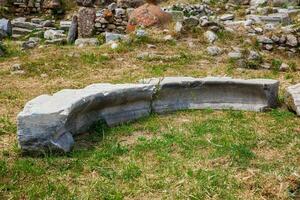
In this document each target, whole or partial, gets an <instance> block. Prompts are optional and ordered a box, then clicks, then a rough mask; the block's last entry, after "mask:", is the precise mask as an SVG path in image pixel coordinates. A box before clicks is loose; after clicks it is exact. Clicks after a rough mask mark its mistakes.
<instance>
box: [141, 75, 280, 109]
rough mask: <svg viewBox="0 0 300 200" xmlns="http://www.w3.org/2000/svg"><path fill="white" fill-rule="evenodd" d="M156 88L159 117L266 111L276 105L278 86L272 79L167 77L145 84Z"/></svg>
mask: <svg viewBox="0 0 300 200" xmlns="http://www.w3.org/2000/svg"><path fill="white" fill-rule="evenodd" d="M142 82H143V83H149V84H154V85H156V88H157V91H156V93H155V95H154V99H153V101H152V110H153V112H156V113H165V112H173V111H176V110H185V109H205V108H211V109H233V110H248V111H264V110H265V109H267V108H274V107H276V105H277V96H278V86H279V82H278V81H276V80H269V79H253V80H241V79H231V78H224V77H223V78H218V77H208V78H202V79H197V78H192V77H167V78H163V79H149V80H144V81H142Z"/></svg>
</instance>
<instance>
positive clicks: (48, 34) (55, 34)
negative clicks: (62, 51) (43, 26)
mask: <svg viewBox="0 0 300 200" xmlns="http://www.w3.org/2000/svg"><path fill="white" fill-rule="evenodd" d="M65 37H66V35H65V34H64V33H63V30H47V31H45V33H44V38H45V39H47V40H54V39H60V38H65Z"/></svg>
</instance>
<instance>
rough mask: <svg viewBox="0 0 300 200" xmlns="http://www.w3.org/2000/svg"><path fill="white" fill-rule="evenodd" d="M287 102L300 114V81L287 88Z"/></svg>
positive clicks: (289, 106)
mask: <svg viewBox="0 0 300 200" xmlns="http://www.w3.org/2000/svg"><path fill="white" fill-rule="evenodd" d="M285 103H286V105H287V106H288V108H289V109H291V110H293V111H294V112H296V114H297V115H298V116H300V83H299V84H297V85H293V86H290V87H288V88H287V89H286V93H285Z"/></svg>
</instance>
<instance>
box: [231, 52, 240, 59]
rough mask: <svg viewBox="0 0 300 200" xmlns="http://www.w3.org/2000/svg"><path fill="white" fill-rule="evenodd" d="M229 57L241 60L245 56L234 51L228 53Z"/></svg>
mask: <svg viewBox="0 0 300 200" xmlns="http://www.w3.org/2000/svg"><path fill="white" fill-rule="evenodd" d="M228 57H229V58H231V59H241V58H242V57H243V55H242V53H241V52H240V51H232V52H229V53H228Z"/></svg>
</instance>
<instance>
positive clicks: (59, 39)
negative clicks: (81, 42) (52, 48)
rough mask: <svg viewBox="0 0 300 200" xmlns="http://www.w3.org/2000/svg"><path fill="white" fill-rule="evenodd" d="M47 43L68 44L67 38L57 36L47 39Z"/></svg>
mask: <svg viewBox="0 0 300 200" xmlns="http://www.w3.org/2000/svg"><path fill="white" fill-rule="evenodd" d="M45 44H56V45H64V44H67V39H66V38H56V39H51V40H45Z"/></svg>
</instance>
